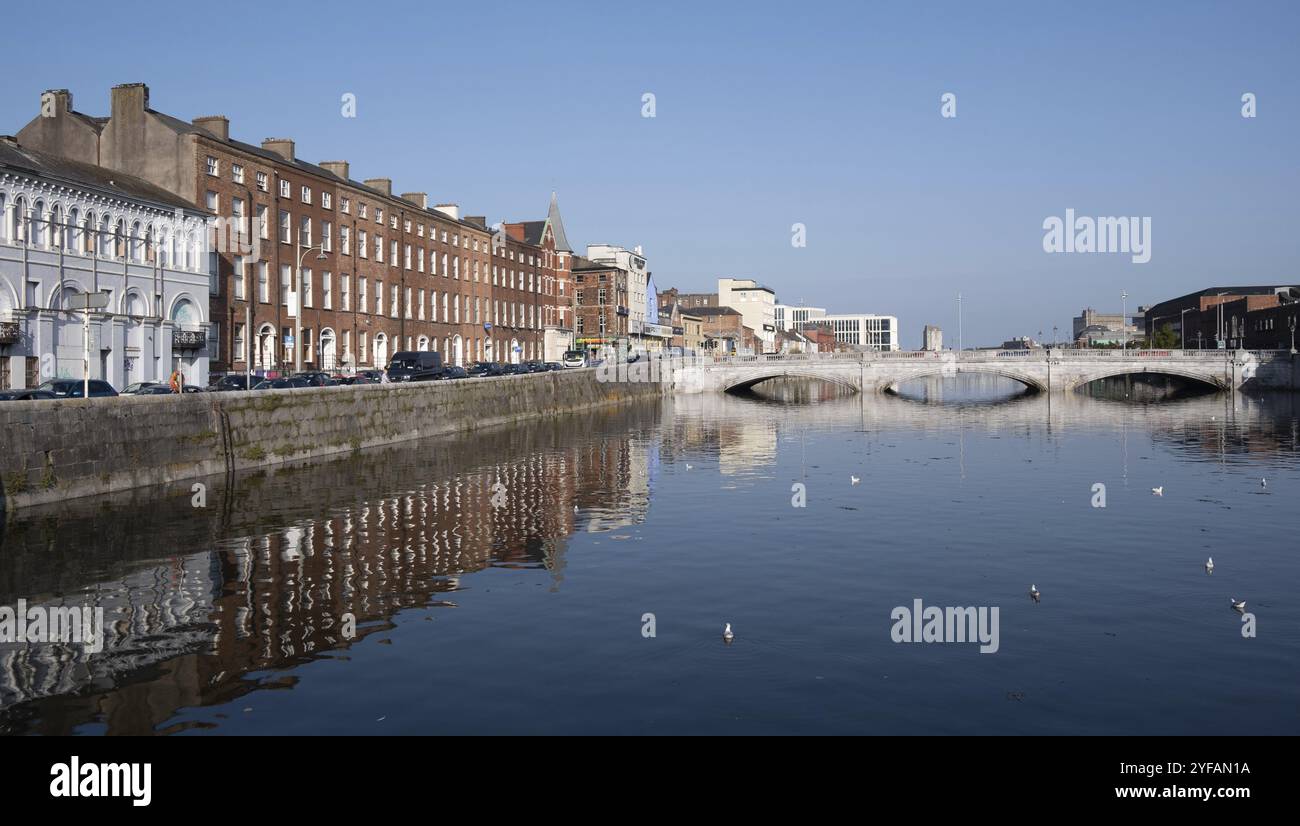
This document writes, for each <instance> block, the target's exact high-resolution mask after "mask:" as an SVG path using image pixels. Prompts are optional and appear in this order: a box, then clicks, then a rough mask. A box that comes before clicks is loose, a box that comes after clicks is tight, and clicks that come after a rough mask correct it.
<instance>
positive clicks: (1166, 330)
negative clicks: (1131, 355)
mask: <svg viewBox="0 0 1300 826" xmlns="http://www.w3.org/2000/svg"><path fill="white" fill-rule="evenodd" d="M1154 343H1155V348H1156V349H1157V350H1172V349H1173V348H1174V347H1177V346H1178V345H1179V344H1180V342H1179V340H1178V334H1177V333H1175V332H1174V326H1173V325H1172V324H1165V325H1164V326H1162V327H1161V328H1160V329H1159V330H1157V331H1156V336H1155V342H1154Z"/></svg>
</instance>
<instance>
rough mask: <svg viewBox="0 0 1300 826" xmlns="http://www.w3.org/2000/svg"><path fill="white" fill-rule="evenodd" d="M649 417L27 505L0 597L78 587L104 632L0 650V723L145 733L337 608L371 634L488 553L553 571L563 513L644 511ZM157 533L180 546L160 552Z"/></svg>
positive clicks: (0, 577) (314, 636) (237, 684)
mask: <svg viewBox="0 0 1300 826" xmlns="http://www.w3.org/2000/svg"><path fill="white" fill-rule="evenodd" d="M629 417H631V422H630V424H631V425H632V426H631V427H629ZM657 417H658V410H657V409H647V410H639V411H637V412H629V411H624V412H623V413H621V414H620V415H613V414H610V413H608V412H605V413H593V414H591V415H588V416H583V417H575V418H573V419H567V420H562V421H547V422H540V423H538V424H536V425H533V426H530V427H527V428H521V429H516V430H510V431H504V430H503V431H492V432H486V433H477V434H473V435H471V436H464V437H460V438H456V439H449V440H442V441H438V442H434V443H427V444H421V445H420V446H418V447H416V446H410V445H407V446H403V447H397V448H393V449H388V450H383V451H378V452H367V453H364V454H357V455H355V456H353V457H350V458H349V459H346V460H341V461H337V462H330V463H326V464H320V465H314V466H309V467H306V468H301V469H297V470H286V471H281V472H277V473H263V474H257V475H253V476H249V477H247V478H244V479H241V480H239V481H238V482H237V483H236V484H234V485H231V486H226V485H225V484H224V482H223V481H222V480H213V481H212V482H211V485H212V487H211V488H210V491H209V502H210V503H215V502H220V505H219V506H215V507H210V508H208V509H204V510H194V509H192V508H191V507H190V503H189V498H188V497H189V488H188V486H186V487H185V488H183V490H181V491H177V492H173V495H171V496H166V497H163V498H162V499H161V501H149V500H148V499H147V498H145V497H142V496H140V495H139V494H127V495H124V496H123V497H122V498H119V499H116V500H114V501H113V503H112V505H111V507H105V506H104V503H80V504H79V505H76V506H74V508H73V509H72V512H70V513H67V514H63V515H58V516H55V515H53V514H33V515H30V516H26V515H25V517H24V519H23V520H21V521H15V522H13V523H11V524H9V525H8V526H7V528H6V530H5V533H4V534H3V537H4V539H3V542H4V544H3V546H0V551H2V553H0V604H2V605H13V604H15V603H16V601H17V599H19V598H26V599H28V600H29V601H30V602H32V603H33V604H35V603H38V602H45V603H50V604H66V605H84V604H86V602H87V601H88V602H89V603H90V604H93V605H96V606H101V607H103V608H104V609H105V611H104V614H105V623H106V625H108V626H109V633H108V635H107V640H106V644H105V646H104V650H103V651H102V652H101V653H98V654H86V653H84V652H83V651H81V649H80V648H79V647H75V646H66V647H65V646H54V645H33V646H25V647H12V648H7V650H4V649H0V732H21V731H39V732H42V733H66V732H71V731H73V730H75V728H76V727H78V726H81V725H85V724H88V723H91V722H93V721H96V720H100V721H102V722H103V724H105V725H106V726H107V731H108V732H110V733H118V732H121V733H148V732H151V731H155V730H157V727H158V726H159V725H160V724H162V723H163V722H164V721H166V720H168V719H169V718H170V717H172V716H173V714H174V713H175V710H176V709H178V708H181V707H187V706H201V705H210V704H213V703H220V702H228V701H230V700H233V699H235V698H237V697H238V696H240V695H241V694H243V693H246V692H248V691H250V690H253V689H254V688H256V687H259V685H260V686H262V687H265V686H266V683H265V682H263V683H261V684H258V683H255V682H253V681H251V680H248V679H246V678H245V675H246V674H247V673H249V672H261V671H266V670H274V669H282V668H285V667H287V666H291V665H294V664H296V663H301V662H305V661H308V660H310V659H312V658H314V657H317V656H319V655H321V654H322V653H324V652H327V651H330V650H333V649H337V648H340V647H343V646H346V645H347V644H348V640H346V639H344V637H343V626H342V621H343V617H344V615H345V614H351V615H353V616H354V617H355V619H356V626H357V630H356V635H357V638H363V637H365V636H367V635H369V634H372V633H382V632H384V631H386V630H388V629H390V628H391V627H392V626H391V623H390V622H389V620H390V618H391V617H392V616H393V615H394V614H395V613H396V612H397V611H399V610H402V609H404V608H418V607H432V606H438V605H441V604H444V603H445V602H446V595H447V594H448V593H450V592H454V591H456V590H457V589H458V588H459V587H460V584H461V582H462V578H463V577H464V576H466V575H468V574H472V573H473V572H476V571H480V570H483V569H484V568H487V567H489V566H509V567H526V568H537V569H539V570H543V571H545V572H546V576H547V577H548V578H549V579H550V580H551V581H552V583H553V587H558V583H559V582H560V581H561V580H562V572H563V568H564V554H565V551H566V549H567V537H568V536H569V535H570V534H571V533H572V532H573V531H574V530H582V529H590V525H591V524H592V523H600V524H604V525H606V526H612V525H615V524H619V525H627V524H632V523H634V522H640V521H643V520H644V519H645V514H646V511H647V509H648V506H649V498H650V497H649V491H650V463H649V458H648V457H649V451H650V447H651V445H652V442H651V440H650V439H649V438H648V437H647V435H646V434H649V433H652V432H653V430H654V427H653V425H654V421H656V420H657ZM629 433H631V434H634V435H631V436H629V435H628V434H629ZM412 480H425V481H421V483H419V484H418V485H416V486H412V485H411V482H412ZM367 491H384V493H380V494H379V495H367V494H366V492H367ZM151 496H152V497H154V498H155V499H156V498H157V497H158V492H157V491H153V492H151ZM132 497H135V498H132ZM575 506H576V508H577V510H576V512H575ZM78 509H79V510H78ZM100 525H103V526H104V529H98V526H100ZM142 537H143V538H145V540H144V541H142ZM123 540H126V541H123ZM164 548H176V549H179V550H181V551H182V553H178V554H177V555H175V556H171V557H168V558H166V559H162V560H160V559H158V558H157V556H156V555H157V553H158V551H159V550H160V549H164ZM60 594H61V595H67V596H65V597H64V598H62V599H60V598H58V597H56V596H51V595H60ZM282 679H283V678H282ZM43 698H46V699H43ZM30 701H35V702H30Z"/></svg>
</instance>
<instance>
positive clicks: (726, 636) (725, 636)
mask: <svg viewBox="0 0 1300 826" xmlns="http://www.w3.org/2000/svg"><path fill="white" fill-rule="evenodd" d="M1243 604H1244V603H1243ZM722 638H723V639H724V640H726V641H727V642H731V641H732V640H734V639H735V638H736V635H735V634H733V633H731V623H727V627H726V628H724V629H723V630H722Z"/></svg>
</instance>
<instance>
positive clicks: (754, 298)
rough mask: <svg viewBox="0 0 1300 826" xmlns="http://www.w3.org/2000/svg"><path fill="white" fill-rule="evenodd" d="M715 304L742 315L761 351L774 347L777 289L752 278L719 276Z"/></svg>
mask: <svg viewBox="0 0 1300 826" xmlns="http://www.w3.org/2000/svg"><path fill="white" fill-rule="evenodd" d="M718 306H719V307H730V308H731V309H733V310H735V311H736V312H738V313H740V314H741V315H742V316H744V317H745V322H744V323H745V326H746V327H748V328H749V329H751V330H753V331H754V337H755V338H757V339H758V340H759V341H760V342H761V344H760V347H761V349H762V351H763V352H764V353H771V352H774V351H775V350H776V293H775V292H773V291H772V290H770V289H768V288H767V287H763V286H760V285H759V283H758V282H757V281H754V280H753V279H751V278H719V279H718Z"/></svg>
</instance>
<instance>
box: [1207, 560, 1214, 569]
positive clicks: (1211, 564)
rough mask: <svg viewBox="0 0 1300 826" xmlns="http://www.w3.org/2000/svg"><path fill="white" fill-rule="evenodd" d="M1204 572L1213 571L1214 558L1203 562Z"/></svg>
mask: <svg viewBox="0 0 1300 826" xmlns="http://www.w3.org/2000/svg"><path fill="white" fill-rule="evenodd" d="M1205 570H1207V571H1213V570H1214V557H1210V558H1209V559H1207V560H1205Z"/></svg>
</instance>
